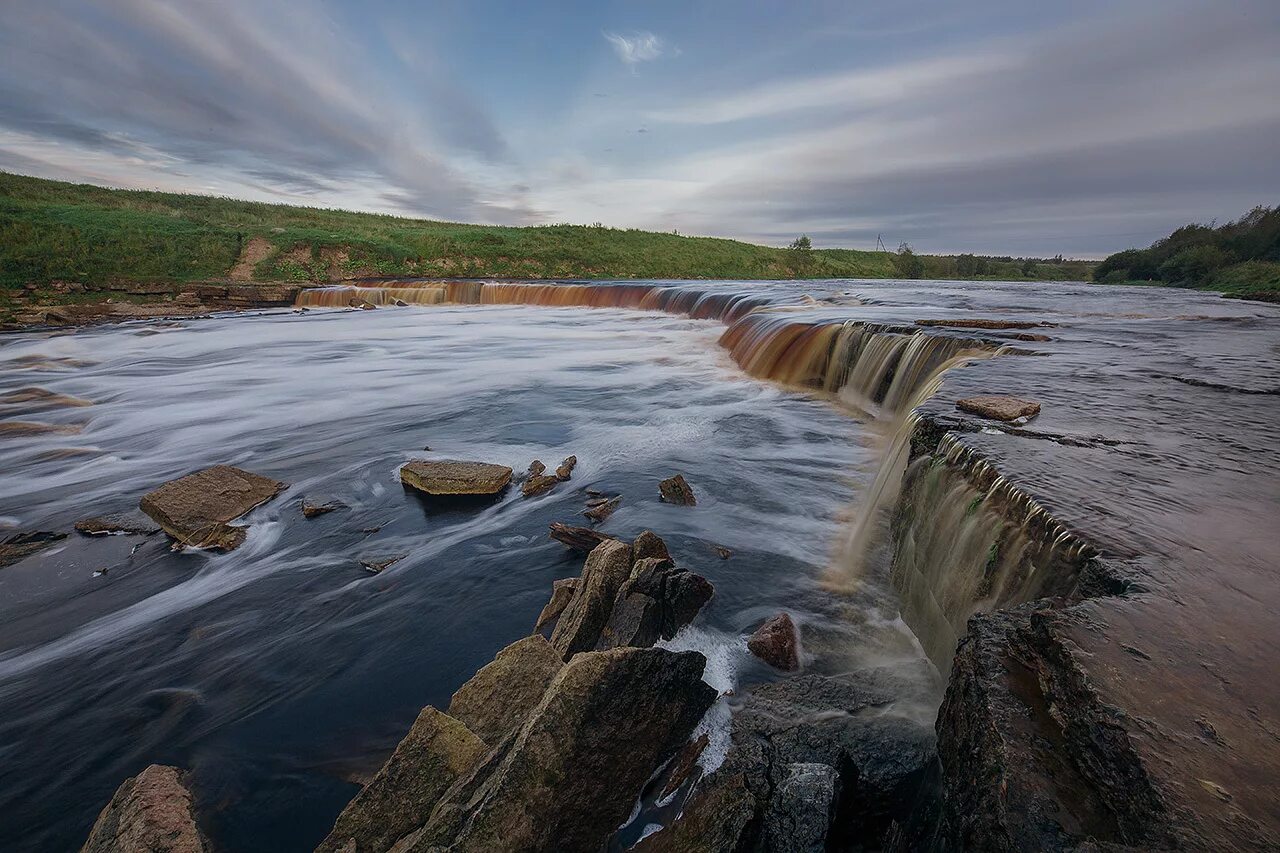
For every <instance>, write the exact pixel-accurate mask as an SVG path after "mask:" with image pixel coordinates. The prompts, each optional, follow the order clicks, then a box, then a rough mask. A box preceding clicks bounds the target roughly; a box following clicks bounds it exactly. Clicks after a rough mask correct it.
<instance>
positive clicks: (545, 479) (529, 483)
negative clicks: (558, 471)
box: [520, 474, 560, 498]
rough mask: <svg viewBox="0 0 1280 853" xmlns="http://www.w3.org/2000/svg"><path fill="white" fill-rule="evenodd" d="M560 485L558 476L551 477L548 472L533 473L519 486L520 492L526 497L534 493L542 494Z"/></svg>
mask: <svg viewBox="0 0 1280 853" xmlns="http://www.w3.org/2000/svg"><path fill="white" fill-rule="evenodd" d="M558 485H560V478H558V477H553V476H550V475H548V474H535V475H534V476H532V477H529V478H528V479H527V480H525V481H524V483H522V484H521V486H520V493H521V494H523V495H524V496H525V497H526V498H531V497H533V496H534V495H542V494H546V493H547V492H549V491H551V490H552V489H554V488H555V487H556V486H558Z"/></svg>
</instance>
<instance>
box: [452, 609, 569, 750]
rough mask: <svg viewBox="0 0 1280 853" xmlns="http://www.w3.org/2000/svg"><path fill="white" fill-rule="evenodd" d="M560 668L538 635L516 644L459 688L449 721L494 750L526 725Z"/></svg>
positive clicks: (558, 660)
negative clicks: (476, 736) (459, 725)
mask: <svg viewBox="0 0 1280 853" xmlns="http://www.w3.org/2000/svg"><path fill="white" fill-rule="evenodd" d="M563 666H564V661H563V660H562V659H561V657H560V655H559V654H558V653H557V652H556V650H555V649H554V648H552V647H551V644H550V643H548V642H547V640H546V638H545V637H543V636H542V635H541V634H533V635H531V636H528V637H525V638H524V639H522V640H517V641H516V642H514V643H512V644H511V645H509V646H507V647H506V648H505V649H503V650H502V651H500V652H498V654H497V656H496V657H494V659H493V660H492V661H491V662H490V663H488V664H486V665H485V666H483V667H481V668H480V670H479V671H478V672H477V673H476V674H475V675H473V676H471V680H470V681H468V682H467V683H466V684H464V685H462V686H461V687H459V688H458V691H457V692H456V693H454V694H453V700H452V701H451V702H450V703H449V715H450V716H451V717H454V718H455V719H458V720H460V721H461V722H462V723H463V724H464V725H465V726H466V727H467V728H469V729H470V730H471V731H473V732H475V733H476V735H478V736H479V737H480V738H481V739H482V740H483V741H485V742H486V743H490V744H497V743H499V742H500V741H501V740H502V739H503V738H504V737H506V736H507V735H508V734H510V733H511V732H512V731H514V730H515V728H516V727H517V726H519V725H520V724H521V723H522V722H524V720H525V718H526V717H527V716H528V715H529V712H530V711H531V710H533V708H534V707H535V706H536V705H537V704H538V702H539V701H541V699H542V696H543V694H544V693H546V690H547V687H548V685H550V684H551V681H552V679H554V678H555V676H556V673H558V672H559V671H560V669H561V667H563Z"/></svg>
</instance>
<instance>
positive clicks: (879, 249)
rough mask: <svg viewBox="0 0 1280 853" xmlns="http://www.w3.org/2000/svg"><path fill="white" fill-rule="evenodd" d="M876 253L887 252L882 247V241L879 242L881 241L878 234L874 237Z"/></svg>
mask: <svg viewBox="0 0 1280 853" xmlns="http://www.w3.org/2000/svg"><path fill="white" fill-rule="evenodd" d="M876 251H877V252H887V251H889V250H888V249H886V248H885V247H884V240H881V239H880V235H879V234H877V235H876Z"/></svg>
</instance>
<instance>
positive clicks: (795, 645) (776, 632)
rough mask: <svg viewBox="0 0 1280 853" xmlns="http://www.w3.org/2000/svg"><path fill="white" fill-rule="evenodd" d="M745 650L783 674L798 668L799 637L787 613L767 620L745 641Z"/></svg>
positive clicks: (794, 624)
mask: <svg viewBox="0 0 1280 853" xmlns="http://www.w3.org/2000/svg"><path fill="white" fill-rule="evenodd" d="M747 648H748V649H749V650H750V651H751V654H753V655H755V656H756V657H758V658H760V660H762V661H764V662H765V663H767V664H769V665H770V666H773V667H776V668H778V669H780V670H782V671H783V672H794V671H795V670H797V669H799V668H800V635H799V632H797V631H796V623H795V622H793V621H791V616H790V615H789V614H787V613H779V614H778V615H777V616H774V617H772V618H771V619H768V620H767V621H766V622H765V623H764V624H763V625H761V626H760V627H759V628H757V629H756V632H755V633H754V634H752V635H751V637H750V638H749V639H748V640H747Z"/></svg>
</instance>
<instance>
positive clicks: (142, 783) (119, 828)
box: [81, 764, 209, 853]
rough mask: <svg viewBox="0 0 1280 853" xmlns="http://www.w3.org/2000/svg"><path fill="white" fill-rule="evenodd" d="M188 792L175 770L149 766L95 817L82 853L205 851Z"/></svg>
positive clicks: (128, 781)
mask: <svg viewBox="0 0 1280 853" xmlns="http://www.w3.org/2000/svg"><path fill="white" fill-rule="evenodd" d="M208 849H209V848H208V845H207V844H206V842H205V840H204V837H203V836H202V835H201V833H200V830H199V828H198V827H197V826H196V820H195V814H194V812H193V810H192V806H191V792H190V791H188V790H187V788H186V786H185V785H183V783H182V775H181V771H179V770H178V769H177V768H176V767H165V766H163V765H159V764H152V765H151V766H149V767H147V768H146V769H145V770H143V771H142V772H141V773H139V774H138V775H137V776H134V777H133V778H131V779H126V780H125V781H124V783H123V784H121V785H120V787H119V788H118V789H117V790H116V793H115V795H114V796H113V797H112V798H111V802H109V803H108V804H107V806H106V808H104V809H103V810H102V813H101V814H100V815H98V820H97V822H96V823H95V824H94V825H93V829H92V830H91V831H90V832H89V838H88V840H87V841H85V843H84V847H82V848H81V851H82V853H204V851H206V850H208Z"/></svg>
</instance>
